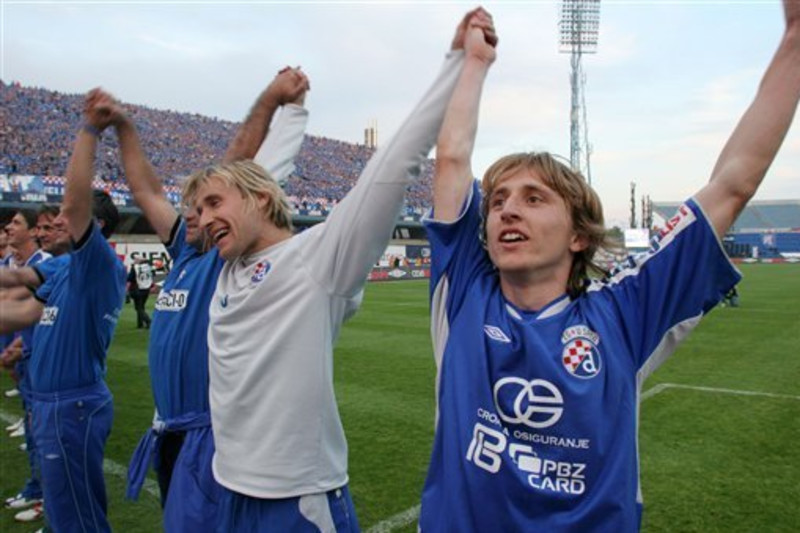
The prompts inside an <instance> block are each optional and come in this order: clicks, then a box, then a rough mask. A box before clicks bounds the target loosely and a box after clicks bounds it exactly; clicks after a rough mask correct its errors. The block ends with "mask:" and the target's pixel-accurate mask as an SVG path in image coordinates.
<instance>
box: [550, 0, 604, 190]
mask: <svg viewBox="0 0 800 533" xmlns="http://www.w3.org/2000/svg"><path fill="white" fill-rule="evenodd" d="M558 29H559V51H560V52H561V53H568V54H570V66H571V67H572V71H571V73H570V86H571V88H572V100H571V102H572V103H571V109H570V128H569V133H570V150H569V161H570V165H571V166H572V168H573V170H578V171H580V172H581V173H583V175H584V176H586V179H587V180H588V181H589V184H590V185H591V183H592V171H591V166H590V164H589V159H590V156H591V151H592V150H591V145H590V144H589V123H588V120H587V119H586V98H585V96H584V92H585V89H586V75H585V74H584V72H583V65H582V61H581V58H582V57H583V54H594V53H596V52H597V38H598V36H599V34H600V0H563V1H562V3H561V20H560V21H559V23H558ZM584 153H585V160H582V159H584V155H583V154H584Z"/></svg>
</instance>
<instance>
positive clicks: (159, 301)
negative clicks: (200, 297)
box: [156, 289, 189, 311]
mask: <svg viewBox="0 0 800 533" xmlns="http://www.w3.org/2000/svg"><path fill="white" fill-rule="evenodd" d="M188 301H189V291H186V290H177V289H174V290H171V291H165V290H164V289H161V292H159V293H158V298H156V311H182V310H183V309H185V308H186V304H187V302H188Z"/></svg>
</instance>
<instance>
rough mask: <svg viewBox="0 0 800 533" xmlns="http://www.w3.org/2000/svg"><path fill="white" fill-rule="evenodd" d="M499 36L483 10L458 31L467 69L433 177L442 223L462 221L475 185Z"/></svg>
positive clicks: (445, 128)
mask: <svg viewBox="0 0 800 533" xmlns="http://www.w3.org/2000/svg"><path fill="white" fill-rule="evenodd" d="M496 45H497V36H496V34H495V31H494V25H493V23H492V17H491V15H489V14H488V13H487V12H486V11H484V10H483V9H481V8H478V9H476V10H475V11H472V12H470V13H469V14H468V16H467V17H465V18H464V20H463V21H462V22H461V24H460V25H459V27H458V29H457V30H456V37H455V39H453V47H454V48H456V47H463V48H464V52H465V57H464V69H463V70H462V71H461V76H460V77H459V79H458V82H457V84H456V88H455V91H454V92H453V96H452V97H451V98H450V102H449V104H448V106H447V112H446V114H445V117H444V122H443V123H442V129H441V131H440V132H439V139H438V141H437V144H436V171H435V174H434V177H433V214H434V218H436V219H437V220H440V221H445V222H446V221H452V220H455V219H456V218H458V215H459V213H460V212H461V207H462V206H463V204H464V199H465V198H466V196H467V193H468V192H469V188H470V184H471V183H472V180H473V176H472V165H471V158H472V151H473V149H474V147H475V136H476V134H477V131H478V114H479V110H480V100H481V93H482V91H483V82H484V81H485V79H486V74H487V73H488V72H489V67H490V66H491V65H492V63H493V62H494V60H495V57H496V53H495V46H496Z"/></svg>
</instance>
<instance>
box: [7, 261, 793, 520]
mask: <svg viewBox="0 0 800 533" xmlns="http://www.w3.org/2000/svg"><path fill="white" fill-rule="evenodd" d="M742 271H743V272H744V274H745V279H744V281H743V282H742V284H741V286H740V294H741V307H739V308H736V309H732V308H717V309H715V310H714V311H712V313H710V315H709V316H708V317H707V318H706V319H705V320H704V321H703V322H702V324H701V325H700V327H698V329H697V330H695V332H694V333H693V334H692V335H691V337H690V338H689V340H688V341H687V342H686V343H684V344H683V345H682V346H681V348H680V350H679V351H678V352H677V353H676V354H675V355H674V356H673V357H672V358H671V359H670V360H669V361H668V362H667V363H666V364H665V365H664V367H662V368H661V369H660V370H659V371H657V372H656V373H655V375H654V376H652V377H651V378H650V380H649V381H648V382H647V383H646V384H645V387H644V390H645V391H648V392H647V393H646V394H645V399H644V400H643V403H642V407H641V425H640V453H641V458H642V486H643V494H644V499H645V512H644V524H643V525H644V531H647V532H661V531H669V532H672V531H680V532H685V531H686V532H689V531H691V532H695V531H696V532H713V531H724V532H726V533H730V532H736V531H741V532H745V531H747V532H750V531H786V532H789V531H798V528H800V526H799V524H800V504H799V503H798V501H799V500H800V488H799V487H798V480H800V444H798V443H800V351H798V349H797V344H798V341H797V339H796V338H795V335H798V334H800V266H795V265H745V266H743V267H742ZM152 302H153V299H152V298H151V300H150V302H149V303H150V304H151V305H152ZM146 344H147V336H146V333H145V332H143V331H141V330H137V329H136V328H135V316H134V312H133V308H132V306H131V305H127V306H126V307H125V310H124V313H123V316H122V319H121V321H120V324H119V326H118V328H117V333H116V337H115V339H114V344H113V346H112V349H111V352H110V354H109V359H108V368H109V371H108V383H109V386H110V387H111V390H112V392H113V393H114V398H115V418H114V429H113V431H112V434H111V438H110V439H109V442H108V447H107V450H106V458H107V460H108V468H107V474H106V484H107V489H108V493H109V500H110V504H109V514H110V519H111V523H112V526H113V527H114V530H115V531H121V532H153V531H160V530H161V522H160V518H161V517H160V509H159V505H158V500H157V498H156V497H155V496H154V495H153V494H151V493H148V492H143V493H142V496H141V497H140V499H139V501H138V502H128V501H125V500H124V499H123V494H124V477H123V476H122V475H120V472H122V471H123V470H122V468H124V467H125V466H126V465H127V462H128V459H129V457H130V455H131V452H132V451H133V449H134V447H135V446H136V444H137V442H138V439H139V437H140V436H141V434H142V432H143V431H144V429H145V428H146V427H148V425H149V423H150V420H151V417H152V413H153V403H152V397H151V394H150V381H149V376H148V369H147V354H146ZM10 386H11V382H10V379H9V378H8V375H7V374H5V373H3V376H2V377H0V389H2V390H6V389H8V388H10ZM433 386H434V365H433V361H432V356H431V343H430V336H429V323H428V308H427V284H426V283H425V282H392V283H383V284H371V285H369V286H368V289H367V294H366V297H365V301H364V305H363V307H362V309H361V311H360V312H359V313H358V314H357V315H356V317H355V318H354V319H353V320H352V321H350V322H349V323H348V324H347V325H346V326H345V327H344V328H343V331H342V335H341V338H340V339H339V342H338V344H337V347H336V392H337V399H338V402H339V408H340V412H341V415H342V420H343V422H344V426H345V431H346V433H347V438H348V443H349V446H350V484H351V489H352V493H353V498H354V500H355V505H356V510H357V511H358V514H359V520H360V522H361V526H362V528H363V529H364V530H365V531H369V530H370V529H372V530H373V531H379V530H380V531H390V530H393V531H404V532H412V531H415V530H416V522H415V521H414V520H413V517H414V509H413V508H414V507H415V506H416V505H418V503H419V497H420V490H421V487H422V483H423V480H424V476H425V470H426V466H427V461H428V456H429V453H430V446H431V440H432V437H433V416H434V396H433V395H434V392H433ZM19 412H20V408H19V401H18V400H10V399H6V398H4V397H3V398H0V415H2V417H1V418H2V421H3V422H2V423H3V426H5V425H7V424H8V422H7V421H8V420H11V419H13V418H14V417H15V416H17V415H18V414H19ZM265 423H268V421H265ZM19 442H20V440H19V439H10V438H9V437H8V436H7V434H6V433H5V432H0V496H2V497H4V498H5V497H7V496H11V495H13V494H15V493H16V492H17V490H18V489H19V488H20V487H21V486H22V482H23V480H24V478H25V474H26V460H25V455H24V454H23V453H22V452H20V451H19V450H17V446H18V444H19ZM13 514H14V513H13V512H11V511H8V510H0V531H4V532H8V533H15V532H25V531H27V532H30V531H34V530H35V529H37V528H38V527H39V525H40V524H26V525H22V524H17V523H15V522H14V521H13ZM387 521H389V522H387ZM376 526H377V527H376Z"/></svg>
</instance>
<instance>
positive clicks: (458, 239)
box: [420, 183, 740, 533]
mask: <svg viewBox="0 0 800 533" xmlns="http://www.w3.org/2000/svg"><path fill="white" fill-rule="evenodd" d="M425 224H426V228H427V230H428V234H429V238H430V241H431V246H432V261H433V262H432V273H431V290H432V302H431V306H432V321H433V326H432V331H433V341H434V353H435V357H436V360H437V366H438V383H437V408H438V410H437V424H436V434H435V440H434V447H433V452H432V458H431V464H430V467H429V470H428V476H427V480H426V483H425V487H424V490H423V497H422V510H421V516H420V527H421V530H422V531H423V532H425V533H431V532H439V531H442V532H444V531H461V532H468V531H548V532H553V531H608V532H626V531H637V530H638V529H639V526H640V519H641V491H640V487H639V462H638V442H637V425H638V405H639V397H640V393H641V389H642V384H643V382H644V380H645V378H646V377H647V376H648V375H649V374H650V373H651V372H652V371H653V370H654V369H655V368H657V367H658V366H659V365H660V364H661V363H662V362H663V361H664V360H665V358H666V357H667V356H669V355H670V354H671V353H672V352H673V351H674V349H675V347H676V345H677V344H678V343H679V342H680V341H681V340H682V339H684V338H685V337H686V336H687V335H688V333H689V332H690V331H691V330H692V329H693V328H694V327H695V326H696V325H697V323H698V322H699V320H700V318H701V317H702V316H703V315H704V314H705V313H706V312H707V311H708V310H710V309H711V308H712V307H713V306H714V305H715V304H716V303H717V302H718V301H719V300H720V299H721V298H722V295H723V294H724V293H725V292H726V291H727V290H728V289H729V288H730V287H731V286H733V285H734V284H735V283H736V282H738V280H739V279H740V276H739V274H738V272H737V271H736V270H735V269H734V268H733V266H732V265H731V264H730V262H729V261H728V259H727V257H726V256H725V254H724V252H723V250H722V248H721V246H720V244H719V241H718V239H717V237H716V235H715V234H714V232H713V230H712V228H711V226H710V225H709V223H708V221H707V220H706V218H705V216H704V215H703V213H702V211H701V209H700V208H699V206H698V205H697V204H696V203H695V202H693V201H691V200H690V201H689V202H688V203H686V204H685V205H683V206H682V207H681V208H680V210H679V212H678V214H677V215H676V216H675V217H674V218H673V219H671V220H670V221H669V224H668V227H667V229H666V230H665V231H663V232H662V234H661V235H660V236H658V237H656V238H655V239H654V241H653V244H652V248H651V249H650V250H649V251H648V252H647V253H644V254H642V255H640V256H638V257H632V258H630V259H629V260H628V261H627V262H625V263H624V264H623V265H621V266H620V267H619V268H618V269H617V270H615V272H613V273H612V275H611V276H610V277H609V278H608V279H606V280H603V281H594V282H592V283H591V285H590V286H589V287H588V289H587V290H586V292H584V293H583V294H582V295H580V296H579V297H577V298H576V299H575V300H571V299H570V298H569V297H568V296H567V295H563V296H562V297H560V298H558V299H556V300H555V301H553V302H551V303H550V304H548V305H547V306H545V307H544V308H543V309H540V310H538V311H536V312H530V311H524V310H522V309H519V308H516V307H515V306H514V305H512V304H511V303H510V302H509V301H507V300H506V299H505V298H504V296H503V294H502V292H501V290H500V283H499V278H498V275H497V272H496V270H495V269H494V267H493V265H492V263H491V262H490V260H489V257H488V254H487V253H486V251H485V250H484V249H483V247H482V246H481V243H480V241H479V239H478V235H479V228H480V192H479V189H478V187H477V183H476V185H475V186H474V187H473V190H472V192H471V196H470V199H469V201H468V202H467V205H466V206H465V210H464V212H463V213H462V215H461V217H460V218H459V220H457V221H455V222H453V223H440V222H436V221H432V220H427V221H426V222H425Z"/></svg>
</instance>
